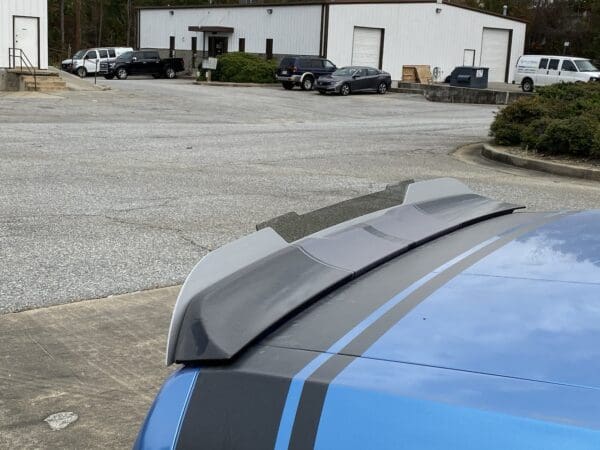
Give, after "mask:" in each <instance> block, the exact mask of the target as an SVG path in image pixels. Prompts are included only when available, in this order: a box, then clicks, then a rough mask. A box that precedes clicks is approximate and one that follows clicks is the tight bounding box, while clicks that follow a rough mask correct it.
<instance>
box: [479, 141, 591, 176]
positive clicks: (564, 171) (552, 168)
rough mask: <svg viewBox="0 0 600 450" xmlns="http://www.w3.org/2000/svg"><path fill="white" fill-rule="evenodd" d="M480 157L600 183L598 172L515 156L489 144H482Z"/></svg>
mask: <svg viewBox="0 0 600 450" xmlns="http://www.w3.org/2000/svg"><path fill="white" fill-rule="evenodd" d="M481 155H482V156H483V157H485V158H488V159H491V160H494V161H498V162H501V163H504V164H510V165H512V166H516V167H521V168H523V169H530V170H537V171H540V172H546V173H551V174H553V175H562V176H566V177H572V178H583V179H586V180H595V181H600V170H598V169H589V168H586V167H578V166H572V165H569V164H561V163H555V162H550V161H542V160H540V159H535V158H528V157H525V156H517V155H513V154H511V153H508V152H505V151H503V150H501V149H500V148H498V147H497V146H494V145H492V144H489V143H483V144H482V149H481Z"/></svg>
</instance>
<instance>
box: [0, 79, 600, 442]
mask: <svg viewBox="0 0 600 450" xmlns="http://www.w3.org/2000/svg"><path fill="white" fill-rule="evenodd" d="M88 81H89V80H88ZM102 84H105V85H108V86H110V87H112V88H113V89H112V90H108V91H77V92H66V93H64V94H62V93H61V94H59V95H51V96H50V95H26V96H22V95H10V96H3V97H0V202H1V203H0V204H1V205H2V209H1V210H0V260H1V261H2V264H1V265H0V340H1V341H2V342H3V345H2V346H0V361H1V364H2V365H1V366H0V392H2V394H0V448H44V449H45V448H57V449H58V448H61V449H62V448H128V447H131V444H132V442H133V439H134V438H135V435H136V433H137V430H138V428H139V426H140V424H141V421H142V420H143V417H144V415H145V413H146V411H147V409H148V407H149V405H150V402H151V401H152V398H153V397H154V395H155V394H156V391H157V389H158V387H159V386H160V384H161V382H162V381H163V380H164V377H165V376H166V375H167V374H168V372H169V369H166V368H165V367H164V366H163V358H164V344H165V340H166V336H165V335H166V329H167V327H168V321H169V315H170V311H171V308H172V305H173V302H174V299H175V296H176V294H177V290H178V288H177V287H176V285H178V284H179V283H181V282H182V281H183V279H184V278H185V276H186V274H187V273H188V272H189V270H190V269H191V268H192V266H193V265H194V264H195V263H196V262H197V260H198V259H199V258H200V257H202V256H203V255H204V254H206V253H207V252H208V251H210V250H211V249H213V248H215V247H217V246H219V245H221V244H223V243H225V242H228V241H231V240H233V239H235V238H236V237H239V236H241V235H244V234H247V233H249V232H251V231H253V229H254V225H255V224H256V223H258V222H261V221H264V220H266V219H269V218H271V217H273V216H276V215H279V214H283V213H285V212H288V211H297V212H299V213H302V212H306V211H309V210H312V209H316V208H319V207H322V206H325V205H327V204H331V203H334V202H337V201H340V200H345V199H348V198H350V197H354V196H357V195H361V194H366V193H369V192H373V191H375V190H379V189H381V188H383V187H384V186H385V185H386V184H389V183H395V182H397V181H400V180H403V179H406V178H415V179H425V178H432V177H439V176H453V177H456V178H459V179H461V180H463V181H464V182H466V183H467V184H469V185H470V186H471V187H472V188H473V189H474V190H476V191H479V192H482V193H484V194H487V195H489V196H492V197H495V198H498V199H503V200H507V201H511V202H515V203H521V204H524V205H527V206H528V207H530V208H531V209H534V210H540V209H551V210H556V209H560V210H562V209H580V208H598V207H600V184H598V183H595V182H588V181H581V180H574V179H569V178H561V177H555V176H549V175H545V174H539V173H534V172H530V171H524V170H519V169H515V168H509V167H506V166H502V165H498V164H495V163H482V162H480V161H475V163H473V162H472V161H471V162H465V160H463V159H458V158H456V157H454V156H452V155H449V152H451V151H452V150H453V149H455V148H456V147H458V146H461V145H464V144H467V143H470V142H480V141H483V140H485V139H487V130H488V127H489V124H490V123H491V121H492V119H493V114H494V112H495V111H496V110H497V108H496V107H492V106H481V105H452V104H441V103H429V102H427V101H425V100H423V98H422V97H420V96H414V95H402V94H388V95H385V96H379V95H356V96H350V97H344V98H341V97H329V96H328V97H322V96H319V95H318V94H316V93H307V92H301V91H297V90H294V91H292V92H288V91H284V90H283V89H279V88H276V87H266V88H233V87H215V86H196V85H193V84H192V83H191V82H190V80H185V79H181V80H153V79H143V78H140V79H135V78H132V79H129V80H127V81H116V80H115V81H111V82H106V81H104V80H103V81H102ZM163 286H175V287H171V288H166V289H159V290H151V291H146V292H143V293H138V294H135V293H134V294H127V295H123V296H114V295H115V294H121V293H128V292H134V291H139V290H145V289H151V288H156V287H163ZM101 297H105V298H101ZM100 298H101V299H100ZM85 299H97V300H93V301H89V302H82V303H74V304H66V303H71V302H76V301H78V300H85ZM50 305H59V306H54V307H52V308H45V309H44V308H40V309H36V308H38V307H41V306H50ZM26 309H32V310H31V311H23V312H16V311H22V310H26ZM2 313H4V314H2ZM11 313H12V314H11ZM56 412H73V413H76V414H77V415H78V420H77V421H76V422H74V423H73V424H72V425H69V427H68V428H66V429H65V430H62V431H60V432H54V431H51V430H50V428H49V427H48V425H47V424H46V423H45V422H44V419H45V418H47V417H48V416H49V415H50V414H52V413H56Z"/></svg>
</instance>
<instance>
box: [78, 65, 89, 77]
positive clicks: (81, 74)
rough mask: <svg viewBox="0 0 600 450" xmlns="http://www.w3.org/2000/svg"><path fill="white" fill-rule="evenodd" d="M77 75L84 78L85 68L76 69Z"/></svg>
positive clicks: (85, 74)
mask: <svg viewBox="0 0 600 450" xmlns="http://www.w3.org/2000/svg"><path fill="white" fill-rule="evenodd" d="M77 75H79V77H80V78H85V77H86V76H87V70H86V68H85V67H80V68H78V69H77Z"/></svg>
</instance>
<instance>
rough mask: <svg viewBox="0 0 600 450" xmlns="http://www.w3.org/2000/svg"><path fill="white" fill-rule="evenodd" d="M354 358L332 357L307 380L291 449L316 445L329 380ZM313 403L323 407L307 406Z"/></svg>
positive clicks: (294, 428)
mask: <svg viewBox="0 0 600 450" xmlns="http://www.w3.org/2000/svg"><path fill="white" fill-rule="evenodd" d="M354 359H356V358H340V357H332V358H330V359H328V360H327V362H326V363H325V364H323V365H322V366H321V367H319V368H318V369H317V370H316V371H315V373H314V374H312V375H311V376H310V378H309V379H308V380H307V381H306V383H305V384H304V388H303V389H302V396H301V397H300V405H299V406H300V408H301V407H302V402H304V405H305V407H304V408H303V409H298V414H297V415H296V420H295V421H294V427H293V428H292V434H291V437H290V445H289V447H288V449H289V450H306V449H311V448H313V447H314V444H315V439H316V437H317V430H318V428H319V420H320V419H321V410H322V405H323V401H324V399H325V395H326V394H327V389H328V388H329V382H330V380H333V379H334V378H335V377H336V376H337V374H339V373H340V372H341V371H342V370H344V369H345V368H346V367H348V365H349V364H350V363H351V362H352V361H354ZM313 404H314V405H321V407H319V408H311V407H306V406H307V405H313ZM300 412H302V413H300Z"/></svg>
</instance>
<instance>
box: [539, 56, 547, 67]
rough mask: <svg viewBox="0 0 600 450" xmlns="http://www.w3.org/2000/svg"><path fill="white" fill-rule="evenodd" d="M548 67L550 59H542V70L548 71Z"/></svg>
mask: <svg viewBox="0 0 600 450" xmlns="http://www.w3.org/2000/svg"><path fill="white" fill-rule="evenodd" d="M547 67H548V58H542V59H540V67H539V68H540V69H546V68H547Z"/></svg>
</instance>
